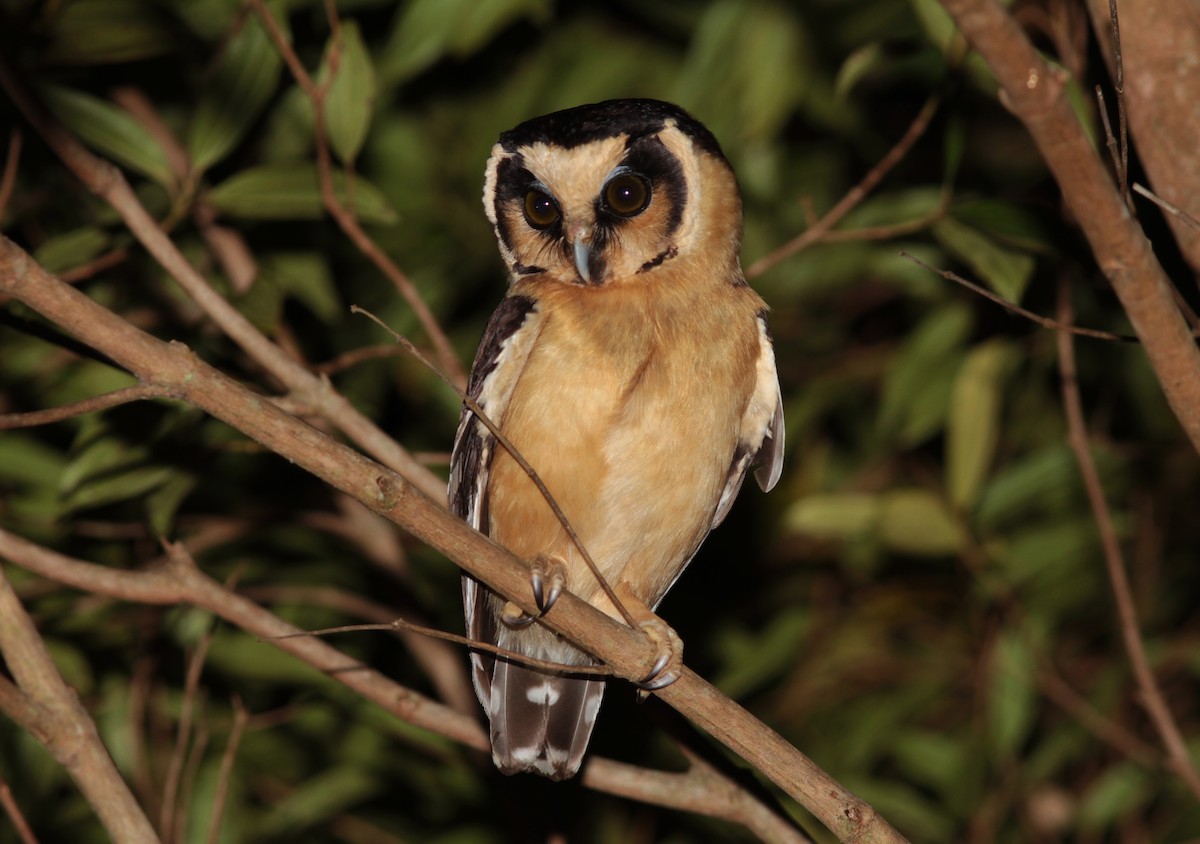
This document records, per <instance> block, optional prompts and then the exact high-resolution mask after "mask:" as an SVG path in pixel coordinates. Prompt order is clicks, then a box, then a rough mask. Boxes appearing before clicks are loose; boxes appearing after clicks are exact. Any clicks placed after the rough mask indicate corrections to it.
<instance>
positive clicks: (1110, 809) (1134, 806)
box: [1078, 762, 1155, 831]
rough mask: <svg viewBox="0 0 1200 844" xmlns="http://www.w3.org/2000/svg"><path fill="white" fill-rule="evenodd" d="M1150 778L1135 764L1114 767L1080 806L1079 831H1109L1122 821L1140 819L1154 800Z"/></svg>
mask: <svg viewBox="0 0 1200 844" xmlns="http://www.w3.org/2000/svg"><path fill="white" fill-rule="evenodd" d="M1154 792H1155V790H1154V789H1153V788H1152V783H1151V781H1150V778H1149V776H1148V775H1147V774H1146V772H1145V771H1144V770H1142V769H1141V768H1140V767H1138V766H1137V765H1135V764H1134V763H1132V762H1122V763H1118V764H1115V765H1113V766H1111V767H1110V768H1109V769H1108V770H1107V771H1105V772H1104V773H1103V774H1102V775H1101V776H1100V777H1099V779H1097V780H1096V781H1095V782H1094V783H1093V784H1092V786H1091V788H1089V789H1088V792H1087V794H1085V795H1084V797H1083V801H1082V803H1081V804H1080V806H1079V813H1078V814H1079V827H1080V829H1081V830H1085V831H1095V830H1100V829H1105V828H1107V827H1109V826H1111V825H1112V824H1114V823H1115V822H1117V821H1119V820H1120V819H1121V818H1127V817H1136V816H1138V815H1139V814H1141V809H1142V808H1143V807H1144V806H1145V805H1146V803H1147V802H1148V801H1149V800H1150V799H1151V798H1152V797H1153V796H1154Z"/></svg>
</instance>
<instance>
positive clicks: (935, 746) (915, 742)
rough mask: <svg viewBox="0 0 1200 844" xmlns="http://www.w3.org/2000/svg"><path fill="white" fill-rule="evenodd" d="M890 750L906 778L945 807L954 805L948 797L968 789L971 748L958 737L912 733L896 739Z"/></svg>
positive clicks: (931, 731) (917, 731) (924, 732)
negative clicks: (922, 787) (925, 787)
mask: <svg viewBox="0 0 1200 844" xmlns="http://www.w3.org/2000/svg"><path fill="white" fill-rule="evenodd" d="M892 750H893V753H894V754H895V756H896V764H897V765H898V766H899V767H900V768H901V770H902V771H903V772H904V774H905V778H906V779H908V780H910V781H913V782H917V783H921V784H922V785H926V786H928V787H930V788H932V789H934V791H935V792H936V793H937V794H938V795H939V796H940V797H941V799H942V803H943V804H944V805H949V804H951V803H953V802H955V801H952V800H951V799H949V798H950V796H951V795H954V794H956V793H957V792H959V791H960V790H961V789H962V787H963V786H970V785H971V783H970V781H969V778H968V772H969V771H971V769H972V767H973V766H972V765H971V758H970V757H971V756H972V755H973V751H974V748H973V747H972V746H971V744H970V742H968V741H965V740H964V739H963V738H962V737H961V736H952V735H947V734H945V733H939V732H935V731H933V730H922V729H912V730H908V731H906V732H903V733H901V734H900V735H898V736H896V738H895V742H894V745H893V748H892Z"/></svg>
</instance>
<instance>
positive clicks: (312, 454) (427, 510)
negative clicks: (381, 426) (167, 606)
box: [0, 237, 904, 842]
mask: <svg viewBox="0 0 1200 844" xmlns="http://www.w3.org/2000/svg"><path fill="white" fill-rule="evenodd" d="M0 292H3V293H8V294H10V295H12V296H13V297H14V298H16V299H19V300H20V301H22V302H24V303H25V304H26V305H28V306H29V307H31V308H33V309H34V310H36V311H38V312H39V313H41V314H42V315H43V316H44V317H46V318H47V319H49V320H51V321H53V322H54V323H55V324H57V325H59V326H60V327H62V328H65V329H66V330H68V331H70V332H71V333H72V334H74V335H75V336H77V337H78V338H79V339H80V340H82V341H83V342H85V343H88V344H89V345H91V346H93V347H94V348H96V349H98V350H100V351H103V352H104V353H105V354H107V355H108V356H109V357H110V358H111V359H112V360H114V361H117V362H118V363H120V364H121V365H122V366H124V367H126V368H127V369H128V370H129V371H130V372H132V373H134V374H135V375H136V376H137V377H138V378H139V379H141V380H142V382H143V383H149V384H158V385H169V386H170V387H171V388H172V389H174V390H178V393H177V394H178V395H179V396H180V397H181V398H182V399H183V400H185V401H188V402H190V403H191V404H194V405H196V406H197V407H200V408H202V409H204V410H205V411H207V412H208V413H210V414H212V415H213V416H215V417H216V418H218V419H220V420H222V421H223V422H225V423H227V424H229V425H231V426H232V427H234V428H237V429H238V430H240V431H242V432H243V433H244V434H246V435H247V436H249V437H251V438H253V439H255V440H256V441H258V442H259V443H261V444H263V445H264V446H266V447H267V448H269V449H271V450H272V451H275V452H276V453H278V454H279V455H281V456H283V457H285V458H287V459H288V460H290V461H292V462H294V463H295V464H297V465H299V466H301V467H302V468H304V469H306V470H307V471H309V472H311V473H312V474H314V475H316V476H317V477H319V478H321V479H322V480H324V481H325V482H326V483H328V484H330V485H331V486H333V487H335V488H337V489H340V490H342V491H343V492H345V493H347V494H348V495H351V496H353V497H354V498H356V499H358V500H359V501H361V502H362V503H363V504H365V505H366V506H368V507H370V508H371V509H373V510H374V511H375V512H377V513H379V514H380V515H382V516H384V517H385V518H387V519H389V520H391V521H393V522H395V523H396V524H398V525H400V526H401V527H403V528H404V529H405V530H407V531H408V532H409V533H411V534H412V535H414V536H415V537H417V538H418V539H420V540H421V541H423V542H425V543H426V544H427V545H429V546H430V547H432V548H434V549H435V550H437V551H439V552H441V553H442V554H445V555H446V556H447V557H449V558H450V559H452V560H454V561H455V562H456V563H458V564H459V565H460V566H461V567H462V568H463V569H465V570H466V571H467V572H469V573H470V574H471V575H473V576H475V577H477V578H478V579H479V580H481V581H482V582H483V583H485V584H486V585H487V586H489V587H490V588H492V589H493V590H495V591H497V592H499V593H500V594H502V595H505V596H506V597H507V598H509V599H510V600H512V601H513V602H514V603H515V604H517V605H518V606H519V607H520V608H521V609H523V610H525V611H526V612H528V613H530V614H531V615H533V614H535V613H536V612H537V607H536V606H535V605H534V600H533V595H532V594H531V590H530V589H529V569H528V567H527V565H526V564H525V563H523V562H522V561H521V560H519V559H517V558H516V557H515V556H513V555H512V554H511V553H510V552H509V551H507V550H505V549H504V548H501V547H500V546H498V545H496V544H495V543H493V542H491V541H490V540H489V539H488V538H487V537H485V536H483V535H482V534H480V533H478V532H476V531H474V530H472V529H471V528H469V527H468V526H467V525H466V524H465V523H463V522H461V521H460V520H458V519H457V518H455V517H454V516H452V515H451V514H450V513H449V512H448V511H447V510H446V509H445V507H443V506H441V505H440V504H439V503H436V502H434V501H433V500H432V499H431V498H429V497H428V496H426V495H424V494H423V493H422V492H421V491H420V490H419V489H417V488H416V487H415V486H413V485H412V484H411V483H409V482H408V481H406V480H405V479H404V478H403V477H401V476H400V475H398V474H396V473H395V472H392V471H390V470H388V469H387V468H385V467H383V466H380V465H379V464H378V463H375V462H373V461H371V460H369V459H368V458H366V457H364V456H363V455H361V454H359V453H358V452H356V451H353V450H351V449H349V448H347V447H345V446H343V445H341V444H340V443H337V442H335V441H333V440H331V439H330V438H329V437H326V436H325V435H324V434H322V433H320V432H319V431H317V430H315V429H313V428H311V427H309V426H308V425H306V424H304V423H303V422H301V421H300V420H298V419H296V418H295V417H292V416H289V415H288V414H286V413H284V412H283V411H282V410H279V409H278V408H276V407H274V406H273V405H271V404H269V403H267V402H264V401H263V400H262V398H261V397H260V396H257V395H255V394H253V393H251V392H250V391H249V390H247V389H245V388H244V387H243V386H242V385H240V384H238V383H237V382H236V381H234V380H232V379H230V378H228V377H227V376H225V375H223V374H222V373H220V372H218V371H217V370H215V369H213V368H212V367H210V366H208V365H207V364H205V363H204V362H203V361H201V360H199V359H198V358H196V356H195V355H193V354H192V352H191V351H190V350H189V349H187V348H186V347H185V346H183V345H182V344H179V343H163V342H162V341H160V340H157V339H155V338H154V337H151V336H150V335H148V334H146V333H145V332H142V331H140V330H139V329H137V328H135V327H134V326H132V325H130V324H129V323H127V322H126V321H125V320H123V319H121V318H120V317H119V316H117V315H116V314H114V313H112V312H111V311H108V310H106V309H105V308H103V307H101V306H100V305H98V304H96V303H95V302H93V301H92V300H90V299H89V298H87V297H86V296H85V295H83V294H82V293H80V292H79V291H77V290H75V289H73V288H71V287H69V286H68V285H65V284H63V283H61V282H59V281H58V280H57V279H55V278H54V277H53V276H51V275H49V274H48V273H46V272H45V271H44V270H42V269H41V267H39V266H38V265H37V264H36V263H35V262H34V261H33V260H32V259H31V258H30V257H29V256H28V255H26V254H25V253H24V252H23V251H22V250H21V249H19V248H18V247H17V246H16V245H15V244H13V243H12V242H11V241H9V240H7V239H6V238H3V237H0ZM543 620H544V622H545V623H546V624H547V626H549V627H551V628H552V629H554V630H556V631H557V632H559V633H561V634H562V635H564V636H566V637H567V638H568V639H569V640H571V641H572V642H573V643H575V644H577V645H579V646H580V647H582V648H583V649H584V650H586V651H588V652H589V653H592V654H594V655H595V656H597V657H598V658H600V659H601V660H603V661H604V662H605V663H607V664H608V665H609V666H611V667H612V668H613V670H614V672H615V673H617V674H618V675H619V676H621V677H624V678H626V679H629V680H636V679H639V678H641V677H644V676H645V675H646V673H647V672H648V669H649V667H650V666H651V665H652V664H653V663H654V659H655V656H656V653H655V648H654V646H653V645H652V644H651V643H650V642H649V641H648V640H647V639H646V638H645V636H644V635H642V634H641V633H640V632H638V631H635V630H633V629H631V628H629V627H625V626H623V625H620V624H618V623H617V622H616V621H614V620H613V619H611V618H609V617H608V616H606V615H604V614H603V613H601V612H599V611H598V610H596V609H595V608H594V607H592V606H590V605H589V604H586V603H585V602H583V601H581V600H579V599H578V598H576V597H574V596H573V595H571V594H569V593H567V594H564V595H563V597H562V598H560V599H559V601H558V602H557V603H556V604H555V605H554V609H553V610H552V611H550V612H549V613H547V614H546V616H545V617H544V619H543ZM659 696H660V697H662V698H663V700H664V701H666V702H667V703H668V704H670V705H671V706H673V707H675V708H676V709H677V710H678V711H679V712H680V713H682V714H683V715H684V716H685V717H687V718H688V719H690V720H691V721H692V722H693V723H694V724H696V725H697V726H698V727H700V728H701V729H704V730H706V731H707V732H708V733H710V734H711V735H712V736H714V737H715V738H716V739H717V740H719V741H721V742H722V743H723V744H725V745H726V746H727V747H729V748H730V749H731V750H733V751H734V752H736V753H737V754H739V755H740V756H742V758H744V759H745V760H746V761H747V762H749V763H750V764H751V765H753V766H755V767H756V768H758V769H759V770H760V771H762V772H763V773H764V774H765V775H766V776H768V777H769V778H770V779H771V780H772V781H773V782H775V783H776V784H777V785H778V786H779V787H780V788H781V789H783V790H784V791H785V792H786V793H787V794H789V795H790V796H792V797H793V798H794V799H795V800H797V801H799V802H800V803H802V804H803V805H804V806H805V807H806V808H807V809H808V810H809V811H810V812H812V813H813V815H814V816H816V817H817V818H818V819H819V820H820V821H821V822H822V823H824V824H825V825H826V826H827V827H829V828H830V829H831V830H832V831H833V832H834V833H835V834H836V835H837V836H838V837H839V838H840V839H841V840H843V841H854V842H900V841H904V838H903V837H902V836H900V835H899V833H897V832H896V831H895V830H894V829H892V827H891V826H889V825H888V823H887V822H886V821H885V820H883V818H881V817H879V816H878V815H877V814H876V813H875V811H874V809H872V808H871V806H870V805H869V804H867V803H866V802H864V801H863V800H861V799H859V798H858V797H857V796H855V795H854V794H852V793H850V792H849V791H847V790H846V789H845V788H843V787H842V786H841V785H840V784H839V783H838V782H837V781H835V780H834V779H832V778H831V777H830V776H829V775H828V774H826V773H825V772H824V771H822V770H821V769H820V768H819V767H817V765H816V764H814V763H813V761H812V760H811V759H809V758H808V757H807V756H805V755H804V754H802V753H801V752H800V751H798V750H797V749H796V748H794V747H792V745H790V744H789V743H788V742H787V741H785V740H784V739H783V738H782V737H781V736H779V735H778V734H777V733H775V732H774V731H773V730H771V729H770V728H769V727H767V726H766V725H765V724H763V723H762V722H761V721H759V720H758V719H756V718H755V717H754V716H753V715H751V714H750V713H749V712H747V711H746V710H745V709H743V708H742V707H741V706H739V705H738V704H737V703H735V702H734V701H733V700H731V699H730V698H728V697H726V696H725V695H723V694H722V693H721V692H719V691H718V690H717V689H715V688H714V687H713V686H712V685H710V684H709V683H708V682H706V681H705V680H703V679H702V678H701V677H699V676H698V675H697V674H695V673H694V672H691V671H685V672H684V675H683V677H682V678H681V679H680V680H679V681H677V682H676V683H674V684H673V685H671V686H668V687H667V688H666V689H664V690H663V691H661V692H660V693H659Z"/></svg>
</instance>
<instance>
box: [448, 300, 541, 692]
mask: <svg viewBox="0 0 1200 844" xmlns="http://www.w3.org/2000/svg"><path fill="white" fill-rule="evenodd" d="M541 322H542V318H541V315H540V313H539V311H538V306H537V303H536V302H535V301H534V300H533V299H531V298H529V297H528V296H509V297H508V298H506V299H504V300H502V301H501V302H500V305H499V307H497V308H496V312H495V313H494V314H492V318H491V319H490V320H489V321H488V325H487V328H486V329H484V332H483V339H482V340H480V341H479V351H478V352H476V353H475V363H474V365H473V366H472V367H471V378H470V380H469V381H468V383H467V395H469V396H470V397H471V398H472V399H474V400H475V402H476V403H477V404H478V405H479V407H480V409H481V410H483V412H484V413H486V414H487V416H488V418H489V419H491V420H492V421H493V422H494V423H496V424H500V422H501V420H503V418H504V413H505V411H506V410H507V408H508V402H509V400H510V399H511V398H512V394H513V388H514V387H516V384H517V380H518V379H519V378H520V377H521V372H522V371H523V370H524V369H525V363H526V361H527V360H528V359H529V352H530V349H532V348H533V344H534V341H535V340H536V339H537V335H538V332H539V331H540V330H541ZM496 445H497V443H496V438H495V437H494V436H493V435H492V433H491V431H489V430H488V429H487V427H486V426H485V425H484V424H483V423H482V422H480V421H479V419H478V418H476V416H475V414H474V413H473V412H471V411H470V410H469V409H468V408H467V407H466V406H465V405H464V406H463V410H462V416H461V417H460V419H459V423H458V432H457V433H456V434H455V436H454V451H453V453H452V454H451V456H450V489H449V497H450V510H451V512H453V513H454V514H455V515H456V516H458V517H459V518H461V519H462V520H463V521H465V522H466V523H467V524H469V525H470V526H471V527H473V528H475V529H476V530H478V531H480V532H481V533H487V532H488V516H487V488H488V471H489V469H490V468H491V464H492V455H493V453H494V451H495V448H496ZM462 584H463V608H464V611H465V614H466V627H467V636H469V637H470V638H472V639H475V640H476V641H480V642H495V641H496V639H497V633H498V631H497V630H496V623H497V621H496V618H495V615H494V614H493V613H492V612H489V610H488V607H487V596H488V594H489V593H488V591H487V590H486V589H485V588H483V587H481V586H480V584H479V582H478V581H476V580H475V579H474V578H472V577H469V576H467V575H463V580H462ZM494 664H495V660H494V659H493V658H492V657H489V656H487V655H485V654H480V653H477V652H473V653H472V654H471V666H472V669H473V671H472V674H473V676H472V680H473V682H474V684H475V694H476V695H478V697H479V701H480V703H482V704H483V708H484V710H485V711H488V712H490V711H491V710H490V709H489V704H490V699H491V688H492V680H491V675H492V670H493V667H494Z"/></svg>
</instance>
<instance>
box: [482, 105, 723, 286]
mask: <svg viewBox="0 0 1200 844" xmlns="http://www.w3.org/2000/svg"><path fill="white" fill-rule="evenodd" d="M484 207H485V210H486V211H487V215H488V219H489V220H491V221H492V224H493V225H494V226H495V229H496V237H497V239H498V240H499V242H500V252H501V254H502V255H503V257H504V260H505V262H506V263H507V264H508V265H509V269H510V270H511V272H512V276H513V279H514V280H515V279H517V278H521V277H528V276H536V275H541V276H543V277H545V278H547V279H550V280H554V281H558V282H562V283H567V284H577V285H587V286H601V285H613V284H625V283H637V282H638V281H641V280H646V279H649V278H653V277H655V275H656V273H657V272H658V271H659V270H660V269H661V268H667V267H674V266H675V265H678V264H679V263H692V262H695V261H697V260H702V261H703V264H704V267H705V268H706V270H707V271H709V272H716V273H722V274H724V273H731V274H733V273H739V272H740V270H738V268H737V251H738V244H739V241H740V238H741V201H740V199H739V198H738V192H737V182H736V179H735V178H734V175H733V170H732V169H731V168H730V166H729V164H728V162H727V161H726V160H725V157H724V156H723V155H722V154H721V149H720V146H719V145H718V144H717V141H716V139H715V138H714V137H713V136H712V134H711V133H710V132H709V131H708V130H707V129H705V128H704V126H702V125H701V124H700V123H698V122H696V121H695V120H693V119H692V118H691V117H689V116H688V115H687V114H686V113H685V112H683V111H682V110H681V109H679V108H677V107H676V106H673V105H670V104H668V103H663V102H659V101H657V100H609V101H607V102H602V103H596V104H593V105H584V106H579V107H577V108H572V109H567V110H566V111H559V112H555V113H554V114H549V115H546V116H544V117H538V118H534V119H533V120H529V121H526V122H525V123H522V124H521V125H519V126H517V127H516V128H515V129H512V130H510V131H508V132H505V133H504V134H503V135H501V136H500V141H499V143H497V144H496V146H495V147H494V148H493V150H492V156H491V159H490V160H489V161H488V167H487V177H486V181H485V184H484Z"/></svg>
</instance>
